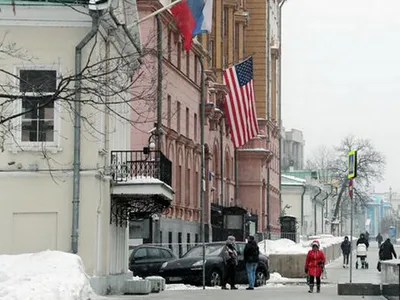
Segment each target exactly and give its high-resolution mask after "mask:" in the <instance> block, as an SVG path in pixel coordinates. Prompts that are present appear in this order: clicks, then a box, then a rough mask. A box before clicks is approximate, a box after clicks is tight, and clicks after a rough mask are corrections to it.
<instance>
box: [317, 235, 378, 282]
mask: <svg viewBox="0 0 400 300" xmlns="http://www.w3.org/2000/svg"><path fill="white" fill-rule="evenodd" d="M356 260H357V258H356V255H355V252H353V276H352V277H353V280H352V282H354V283H380V273H379V272H378V271H377V269H376V265H377V264H378V260H379V258H378V244H377V243H376V242H371V244H370V247H369V249H368V256H367V261H368V264H369V268H368V269H360V268H359V269H356V268H355V264H356ZM359 265H360V264H359ZM326 272H327V277H328V278H327V279H326V280H324V281H325V282H329V283H339V282H350V267H349V268H346V269H344V268H343V257H340V258H339V259H337V260H336V261H334V262H332V263H330V264H329V265H328V266H327V267H326Z"/></svg>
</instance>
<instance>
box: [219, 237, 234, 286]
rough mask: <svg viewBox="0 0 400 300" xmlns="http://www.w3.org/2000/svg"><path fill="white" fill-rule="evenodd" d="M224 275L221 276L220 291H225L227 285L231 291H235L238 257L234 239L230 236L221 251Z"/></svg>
mask: <svg viewBox="0 0 400 300" xmlns="http://www.w3.org/2000/svg"><path fill="white" fill-rule="evenodd" d="M222 252H223V259H224V274H223V275H222V286H221V287H222V289H223V290H227V289H228V288H227V287H226V284H227V283H229V284H230V286H231V290H237V287H236V266H237V264H238V255H237V251H236V248H235V237H234V236H232V235H230V236H228V239H227V240H226V244H225V246H224V249H223V251H222Z"/></svg>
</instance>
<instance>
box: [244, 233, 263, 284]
mask: <svg viewBox="0 0 400 300" xmlns="http://www.w3.org/2000/svg"><path fill="white" fill-rule="evenodd" d="M259 255H260V250H259V248H258V245H257V243H256V241H255V240H254V236H252V235H250V236H249V239H248V242H247V244H246V246H245V247H244V251H243V258H244V261H245V262H246V270H247V278H248V280H249V287H248V288H247V290H254V284H255V282H256V271H257V266H258V261H259Z"/></svg>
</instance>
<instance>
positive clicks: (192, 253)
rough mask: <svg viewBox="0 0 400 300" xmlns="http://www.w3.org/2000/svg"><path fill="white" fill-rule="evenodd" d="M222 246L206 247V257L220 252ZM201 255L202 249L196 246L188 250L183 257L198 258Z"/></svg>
mask: <svg viewBox="0 0 400 300" xmlns="http://www.w3.org/2000/svg"><path fill="white" fill-rule="evenodd" d="M223 247H224V246H222V245H206V256H216V255H219V254H220V253H221V251H222V248H223ZM202 255H203V247H202V246H196V247H194V248H192V249H190V250H189V251H188V252H186V254H185V255H184V256H183V257H199V256H202Z"/></svg>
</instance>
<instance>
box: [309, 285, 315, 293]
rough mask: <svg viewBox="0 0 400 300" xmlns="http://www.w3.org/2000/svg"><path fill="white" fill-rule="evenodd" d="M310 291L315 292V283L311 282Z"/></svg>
mask: <svg viewBox="0 0 400 300" xmlns="http://www.w3.org/2000/svg"><path fill="white" fill-rule="evenodd" d="M308 292H309V293H312V292H314V285H313V284H310V289H309V290H308Z"/></svg>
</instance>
